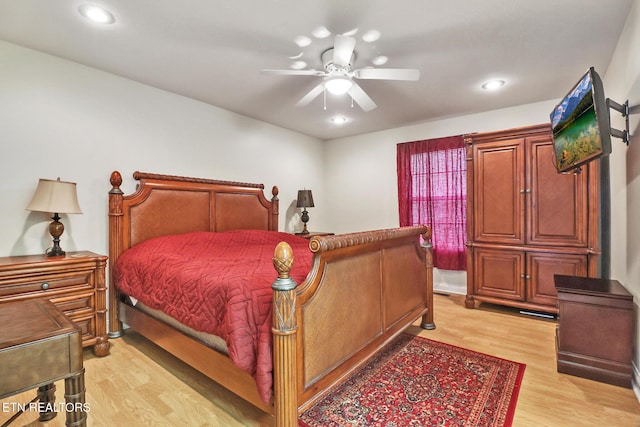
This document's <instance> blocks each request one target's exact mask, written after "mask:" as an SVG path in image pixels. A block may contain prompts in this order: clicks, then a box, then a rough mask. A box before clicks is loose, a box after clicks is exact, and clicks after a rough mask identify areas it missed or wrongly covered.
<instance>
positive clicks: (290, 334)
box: [271, 242, 298, 427]
mask: <svg viewBox="0 0 640 427" xmlns="http://www.w3.org/2000/svg"><path fill="white" fill-rule="evenodd" d="M273 266H274V267H275V269H276V271H277V272H278V278H277V279H276V280H275V281H274V282H273V284H272V285H271V288H272V289H273V327H272V329H271V331H272V333H273V373H274V375H273V378H274V384H273V390H274V399H273V400H274V412H275V419H276V420H275V421H276V426H278V427H280V426H283V427H284V426H287V427H289V426H290V427H294V426H297V425H298V402H297V394H298V393H297V391H296V353H295V351H296V333H297V330H298V324H297V319H296V287H297V286H298V285H297V283H296V282H295V280H293V279H292V278H291V276H290V275H289V273H290V272H291V268H292V267H293V250H292V249H291V246H289V244H288V243H286V242H280V243H278V245H277V246H276V250H275V252H274V254H273Z"/></svg>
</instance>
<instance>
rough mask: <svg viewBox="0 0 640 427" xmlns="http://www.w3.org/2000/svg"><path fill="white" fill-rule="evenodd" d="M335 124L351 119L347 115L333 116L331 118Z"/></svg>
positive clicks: (341, 123)
mask: <svg viewBox="0 0 640 427" xmlns="http://www.w3.org/2000/svg"><path fill="white" fill-rule="evenodd" d="M329 121H330V122H331V123H333V124H334V125H343V124H345V123H347V122H348V121H349V119H347V118H346V117H345V116H333V117H331V118H330V119H329Z"/></svg>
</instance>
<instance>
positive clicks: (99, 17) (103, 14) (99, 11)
mask: <svg viewBox="0 0 640 427" xmlns="http://www.w3.org/2000/svg"><path fill="white" fill-rule="evenodd" d="M78 11H79V12H80V14H81V15H82V16H84V17H85V18H87V19H90V20H91V21H93V22H97V23H99V24H113V23H114V22H116V18H115V17H114V16H113V14H112V13H111V12H109V11H108V10H106V9H103V8H101V7H98V6H93V5H90V4H83V5H82V6H80V7H79V8H78Z"/></svg>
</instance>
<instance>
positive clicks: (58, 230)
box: [47, 213, 66, 256]
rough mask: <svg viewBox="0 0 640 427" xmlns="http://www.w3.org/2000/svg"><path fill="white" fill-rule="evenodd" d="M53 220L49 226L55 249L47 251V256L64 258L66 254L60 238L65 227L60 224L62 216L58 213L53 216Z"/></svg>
mask: <svg viewBox="0 0 640 427" xmlns="http://www.w3.org/2000/svg"><path fill="white" fill-rule="evenodd" d="M51 219H52V220H53V222H52V223H51V224H49V233H50V234H51V237H53V247H52V248H51V250H49V251H47V256H63V255H65V254H66V252H65V251H63V250H62V248H61V247H60V236H62V233H63V232H64V225H62V223H61V222H60V216H59V215H58V214H57V213H55V214H53V217H52V218H51Z"/></svg>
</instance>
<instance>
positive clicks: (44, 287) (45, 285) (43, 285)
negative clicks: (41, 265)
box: [40, 282, 49, 291]
mask: <svg viewBox="0 0 640 427" xmlns="http://www.w3.org/2000/svg"><path fill="white" fill-rule="evenodd" d="M40 289H42V290H43V291H46V290H47V289H49V284H48V283H47V282H44V283H43V284H42V285H40Z"/></svg>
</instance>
